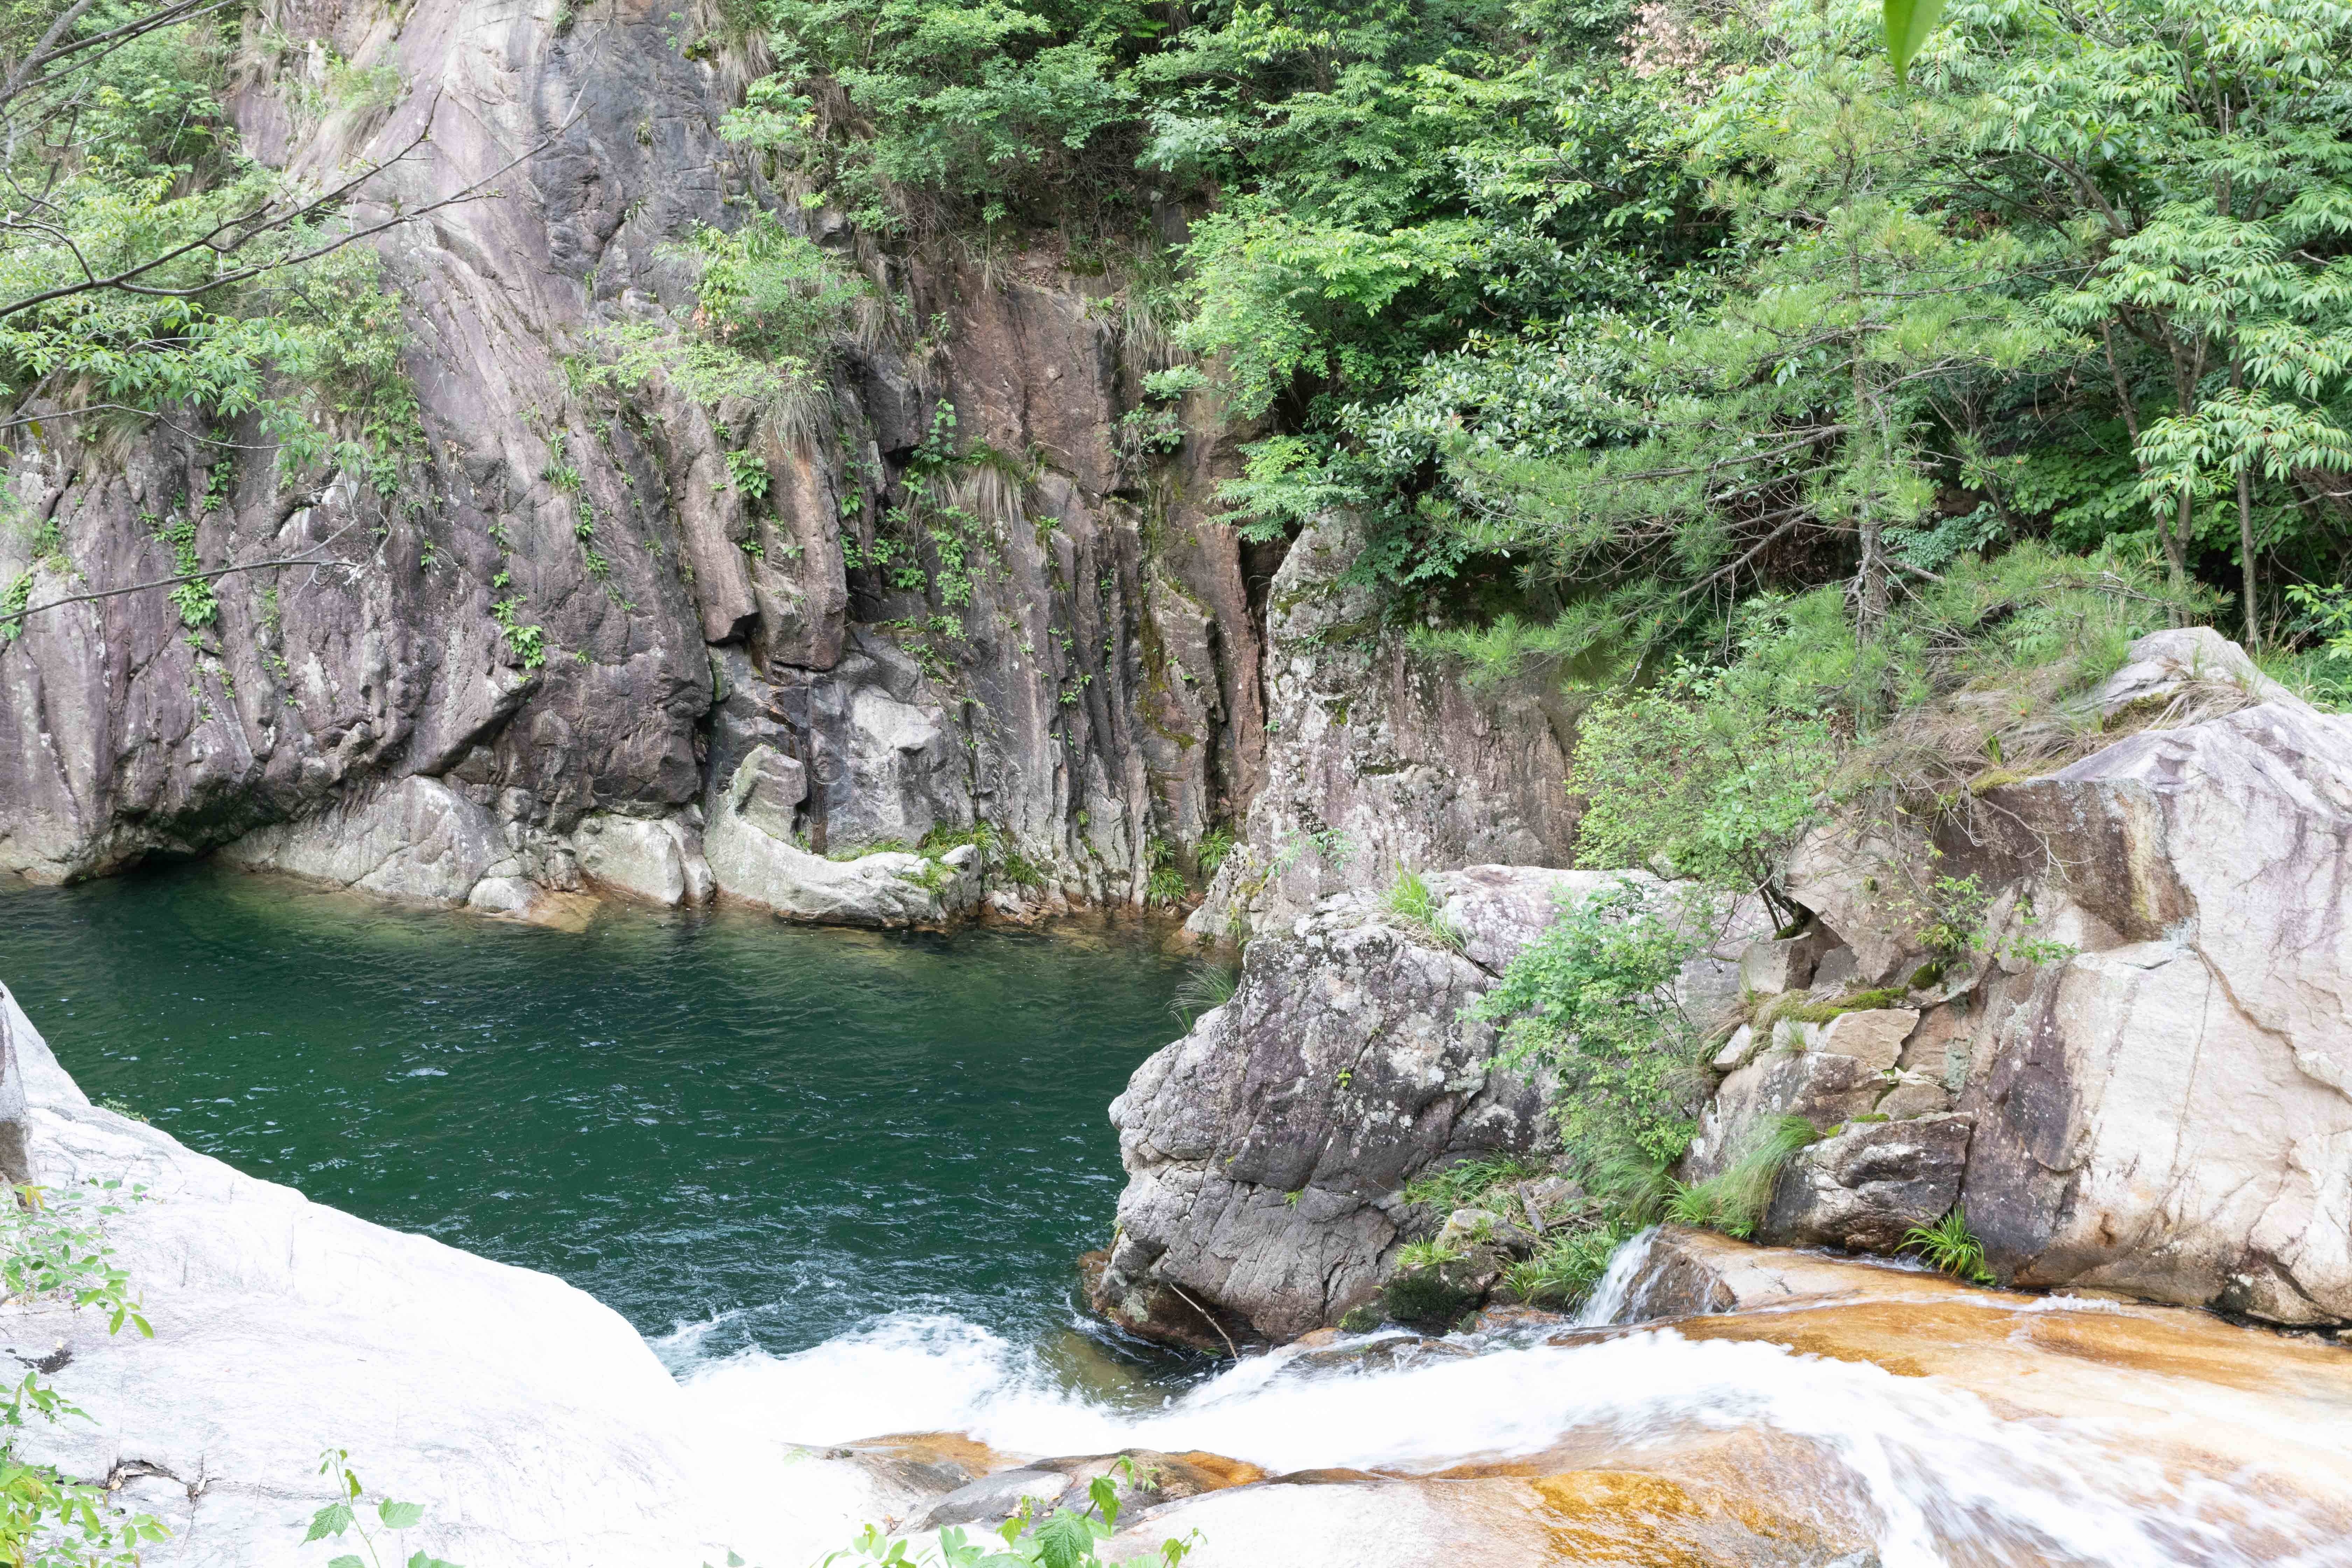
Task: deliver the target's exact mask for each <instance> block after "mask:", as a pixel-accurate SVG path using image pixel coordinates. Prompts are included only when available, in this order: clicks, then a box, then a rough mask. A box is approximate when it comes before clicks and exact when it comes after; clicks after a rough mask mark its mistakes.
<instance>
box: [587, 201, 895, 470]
mask: <svg viewBox="0 0 2352 1568" xmlns="http://www.w3.org/2000/svg"><path fill="white" fill-rule="evenodd" d="M667 254H670V255H675V256H678V257H682V258H687V259H689V260H693V261H698V262H699V263H700V264H701V267H702V273H701V277H700V279H698V281H697V283H696V285H695V298H696V300H697V306H698V308H697V309H696V310H695V311H694V313H693V316H692V318H691V320H690V321H689V330H688V331H687V332H685V333H683V334H681V333H679V332H678V331H675V330H674V329H672V328H669V327H667V326H665V325H663V324H661V323H659V322H655V321H641V322H633V323H630V324H627V325H625V326H619V327H612V328H606V329H602V330H601V331H599V333H598V337H599V338H600V340H601V341H602V342H604V343H605V344H606V346H607V347H608V348H610V349H611V350H612V351H613V353H614V357H613V360H612V363H609V364H607V365H605V366H604V367H602V368H600V369H597V370H595V371H593V372H592V373H591V379H593V380H596V381H601V382H604V383H605V384H613V385H619V386H631V387H633V386H637V385H641V384H644V383H645V382H646V381H647V380H649V379H650V378H652V377H653V376H655V375H656V374H662V375H666V376H667V378H668V379H669V380H670V382H671V383H672V384H675V385H676V386H677V388H678V390H679V391H681V392H683V393H684V394H685V395H687V396H688V397H691V398H693V399H695V400H696V401H697V402H700V403H708V404H713V405H715V404H717V403H719V401H721V400H722V399H725V398H728V397H741V398H744V399H746V400H748V401H750V402H752V403H757V404H761V405H767V406H769V407H771V408H773V409H776V410H778V411H780V413H781V414H782V422H783V424H784V425H785V426H787V427H788V428H790V429H792V430H793V432H794V433H795V434H798V435H801V436H803V437H805V436H807V435H809V434H811V433H812V432H813V430H814V429H815V428H817V427H818V426H817V425H816V417H815V415H814V412H813V409H814V406H815V403H814V400H817V399H820V398H821V397H822V386H821V384H820V380H819V377H820V375H821V373H822V372H823V371H824V366H825V363H826V360H827V358H828V356H829V355H830V353H832V349H833V344H834V342H835V339H836V338H838V337H840V336H841V335H842V334H843V333H844V332H845V331H847V330H848V328H849V326H850V324H851V322H852V321H853V319H854V317H855V315H856V311H857V310H859V309H860V308H861V306H862V305H865V304H866V303H868V302H870V301H871V300H872V299H873V293H874V291H873V289H872V287H871V286H870V285H868V284H867V283H866V280H865V279H862V278H859V277H857V276H856V275H854V274H851V273H847V272H845V271H844V270H843V269H842V268H840V267H839V266H838V265H836V264H835V261H834V260H833V258H831V257H829V256H827V255H826V254H825V253H824V251H823V250H820V249H819V248H818V247H816V246H815V245H814V243H812V242H811V241H809V240H807V239H803V238H802V237H800V236H798V235H795V234H793V233H791V232H789V231H788V230H786V229H785V228H784V226H782V224H780V223H778V222H777V221H776V220H775V218H774V217H772V216H770V215H768V214H767V213H764V212H761V213H758V214H755V215H754V216H752V217H751V220H750V221H748V222H746V223H745V224H744V225H743V226H742V227H741V228H740V229H738V230H736V231H735V232H734V233H732V234H729V233H727V232H726V231H724V230H722V229H717V228H709V227H706V228H703V229H700V230H698V231H697V232H696V234H695V236H694V237H693V238H691V239H690V240H688V241H686V242H684V243H682V244H679V245H675V246H670V247H667ZM729 469H730V475H732V477H733V478H734V479H735V481H736V483H737V484H738V486H739V488H740V486H741V485H742V484H743V483H744V481H745V472H744V469H743V468H741V467H740V465H739V463H738V462H737V461H736V459H735V458H734V456H733V455H731V454H730V461H729ZM754 482H757V481H754ZM747 493H748V492H747ZM762 493H764V487H762Z"/></svg>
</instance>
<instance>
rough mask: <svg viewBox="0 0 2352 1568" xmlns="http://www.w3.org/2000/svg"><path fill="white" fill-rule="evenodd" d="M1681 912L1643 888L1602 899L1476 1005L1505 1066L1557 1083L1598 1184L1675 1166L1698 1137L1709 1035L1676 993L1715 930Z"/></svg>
mask: <svg viewBox="0 0 2352 1568" xmlns="http://www.w3.org/2000/svg"><path fill="white" fill-rule="evenodd" d="M1682 913H1683V918H1681V919H1675V918H1673V917H1671V916H1670V915H1669V914H1667V913H1664V912H1661V911H1660V910H1658V909H1656V908H1654V907H1652V903H1651V901H1650V899H1649V897H1648V896H1646V895H1645V894H1644V892H1643V889H1641V888H1640V887H1639V886H1637V885H1635V884H1633V883H1630V882H1618V883H1614V884H1612V885H1611V886H1609V887H1605V888H1601V889H1596V890H1595V891H1594V892H1592V893H1591V895H1590V896H1588V897H1587V898H1585V899H1583V900H1580V901H1579V902H1576V903H1574V904H1571V905H1570V906H1568V907H1567V908H1566V909H1564V910H1562V911H1561V913H1560V914H1559V918H1558V919H1556V920H1554V921H1553V922H1552V923H1551V925H1550V926H1549V927H1548V928H1546V930H1545V931H1544V932H1543V934H1542V935H1541V936H1539V937H1538V938H1537V939H1536V940H1535V941H1534V942H1530V943H1528V946H1527V947H1525V948H1523V949H1522V950H1521V951H1520V952H1519V953H1518V955H1517V957H1515V958H1514V959H1512V961H1511V963H1510V965H1509V967H1507V969H1505V970H1504V972H1503V976H1502V979H1501V980H1500V981H1498V982H1497V983H1496V985H1495V986H1494V988H1493V989H1492V990H1490V991H1488V992H1487V993H1486V995H1484V996H1482V997H1480V998H1479V999H1478V1001H1477V1002H1476V1003H1475V1004H1473V1005H1472V1009H1471V1011H1472V1014H1473V1016H1475V1017H1478V1018H1481V1019H1484V1020H1485V1021H1486V1022H1488V1023H1494V1024H1499V1025H1501V1026H1503V1029H1504V1037H1505V1049H1504V1051H1503V1053H1502V1056H1501V1060H1502V1062H1503V1064H1504V1065H1505V1066H1507V1067H1511V1068H1528V1067H1530V1066H1534V1067H1538V1068H1542V1069H1543V1070H1545V1071H1546V1072H1548V1073H1549V1074H1550V1075H1552V1076H1553V1078H1554V1082H1555V1088H1554V1096H1553V1114H1554V1115H1555V1116H1556V1117H1557V1118H1558V1119H1559V1129H1560V1138H1561V1142H1562V1143H1563V1145H1564V1146H1565V1148H1566V1151H1567V1155H1568V1158H1569V1160H1570V1162H1571V1163H1572V1164H1573V1165H1574V1166H1575V1168H1576V1169H1578V1171H1579V1172H1580V1173H1582V1174H1583V1175H1585V1176H1586V1177H1587V1178H1588V1180H1589V1181H1590V1180H1592V1179H1597V1178H1598V1177H1599V1176H1600V1175H1601V1173H1603V1172H1604V1171H1606V1170H1608V1169H1610V1168H1612V1163H1621V1162H1622V1161H1625V1160H1629V1159H1630V1160H1631V1161H1633V1163H1635V1164H1636V1165H1638V1166H1654V1165H1657V1164H1661V1163H1671V1162H1672V1161H1673V1160H1675V1158H1677V1157H1679V1156H1680V1155H1681V1153H1682V1152H1683V1150H1684V1149H1685V1147H1687V1146H1688V1145H1689V1143H1690V1140H1691V1135H1692V1133H1693V1132H1694V1131H1696V1129H1697V1114H1698V1109H1699V1106H1700V1104H1701V1102H1702V1101H1703V1099H1704V1096H1705V1083H1704V1079H1702V1078H1701V1076H1700V1075H1699V1073H1698V1071H1697V1061H1698V1056H1699V1047H1700V1032H1699V1029H1698V1026H1697V1025H1696V1022H1695V1021H1694V1020H1693V1019H1692V1018H1691V1016H1689V1015H1688V1014H1687V1013H1686V1012H1685V1011H1684V1009H1683V1005H1682V1003H1681V1001H1680V1000H1679V998H1678V997H1677V995H1676V994H1675V993H1676V981H1677V980H1678V979H1679V977H1680V975H1681V973H1682V969H1683V965H1684V964H1685V963H1687V962H1688V961H1689V959H1690V958H1691V956H1692V955H1693V954H1695V953H1696V952H1698V950H1699V948H1700V946H1701V939H1700V938H1699V936H1698V935H1696V931H1701V930H1704V929H1705V923H1704V921H1700V920H1698V919H1696V911H1682Z"/></svg>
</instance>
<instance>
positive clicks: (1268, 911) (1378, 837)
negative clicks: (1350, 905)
mask: <svg viewBox="0 0 2352 1568" xmlns="http://www.w3.org/2000/svg"><path fill="white" fill-rule="evenodd" d="M1357 542H1358V532H1357V528H1356V525H1355V524H1354V523H1353V522H1352V521H1350V520H1349V519H1348V518H1346V517H1344V516H1335V517H1333V518H1331V519H1329V520H1328V521H1326V522H1324V523H1322V524H1320V525H1318V526H1317V527H1315V528H1311V529H1309V530H1307V531H1306V532H1305V533H1302V534H1301V535H1300V536H1299V537H1298V539H1297V541H1296V542H1294V543H1293V544H1292V546H1291V548H1290V552H1289V553H1288V554H1287V555H1286V556H1285V557H1284V560H1283V563H1282V566H1281V569H1280V570H1279V571H1278V572H1276V574H1275V576H1274V581H1273V584H1272V589H1271V595H1270V597H1269V600H1268V605H1267V611H1266V656H1265V668H1266V678H1265V687H1266V710H1267V729H1268V736H1267V742H1266V747H1265V783H1264V786H1263V787H1262V788H1260V789H1259V790H1258V791H1257V792H1256V794H1255V796H1254V797H1253V799H1252V801H1251V804H1250V810H1249V815H1248V817H1247V820H1246V822H1245V823H1244V830H1243V832H1242V834H1241V843H1240V847H1238V849H1237V850H1236V851H1235V853H1234V855H1233V856H1232V857H1231V858H1229V859H1227V860H1226V861H1225V863H1224V865H1223V867H1222V868H1220V870H1219V872H1218V874H1217V877H1216V879H1215V880H1214V881H1213V883H1211V885H1210V887H1209V889H1208V896H1207V897H1206V899H1204V900H1203V901H1202V905H1201V908H1200V909H1199V910H1196V911H1195V912H1194V914H1193V916H1192V922H1191V923H1192V930H1193V931H1195V932H1196V933H1198V934H1201V935H1203V936H1208V937H1225V936H1233V937H1240V936H1244V935H1246V934H1248V932H1250V931H1253V930H1256V931H1266V930H1277V929H1280V928H1281V927H1283V926H1286V925H1287V924H1288V923H1289V922H1290V921H1293V920H1294V919H1296V918H1297V916H1298V915H1300V914H1302V913H1304V912H1305V911H1306V910H1308V909H1310V908H1312V907H1313V906H1314V904H1315V902H1316V900H1318V899H1321V898H1324V897H1326V896H1328V895H1329V894H1332V893H1337V892H1341V891H1345V890H1347V889H1357V888H1372V887H1384V886H1386V885H1387V884H1388V882H1389V881H1390V879H1391V878H1392V877H1393V876H1394V875H1395V873H1396V870H1397V868H1399V867H1400V866H1404V867H1410V868H1413V869H1416V870H1421V869H1445V868H1454V867H1458V866H1474V865H1481V864H1502V865H1514V866H1539V867H1559V866H1567V865H1569V864H1570V863H1571V861H1572V860H1573V859H1574V858H1575V843H1576V816H1577V811H1576V806H1575V804H1574V802H1573V801H1572V800H1571V799H1570V796H1569V795H1568V791H1567V786H1566V782H1565V781H1566V779H1567V774H1568V759H1569V753H1570V751H1571V750H1572V749H1573V746H1574V729H1573V724H1572V722H1571V721H1570V718H1569V716H1568V713H1567V710H1565V709H1564V708H1563V707H1562V706H1561V705H1560V703H1559V699H1558V696H1557V694H1556V693H1550V692H1548V691H1545V690H1542V689H1538V687H1536V686H1532V685H1531V686H1528V687H1527V688H1525V689H1517V688H1511V687H1503V688H1500V689H1493V690H1477V689H1472V688H1471V687H1469V686H1468V685H1466V684H1465V682H1464V681H1463V680H1462V679H1460V678H1459V676H1458V675H1456V674H1455V673H1454V671H1452V670H1451V669H1450V668H1447V667H1446V666H1445V665H1444V664H1443V663H1441V662H1439V661H1437V660H1435V659H1433V658H1427V657H1424V656H1422V655H1418V654H1416V653H1414V652H1413V651H1412V647H1411V646H1410V643H1409V641H1408V638H1407V630H1408V628H1406V627H1403V626H1393V625H1390V624H1388V623H1386V622H1385V621H1384V620H1383V619H1382V617H1381V606H1380V602H1379V598H1378V595H1376V594H1375V593H1374V592H1373V591H1372V590H1371V589H1370V588H1368V587H1364V586H1361V585H1358V584H1350V583H1349V582H1347V581H1345V575H1346V573H1347V571H1348V568H1349V565H1350V563H1352V562H1353V561H1354V559H1355V556H1356V550H1357Z"/></svg>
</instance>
